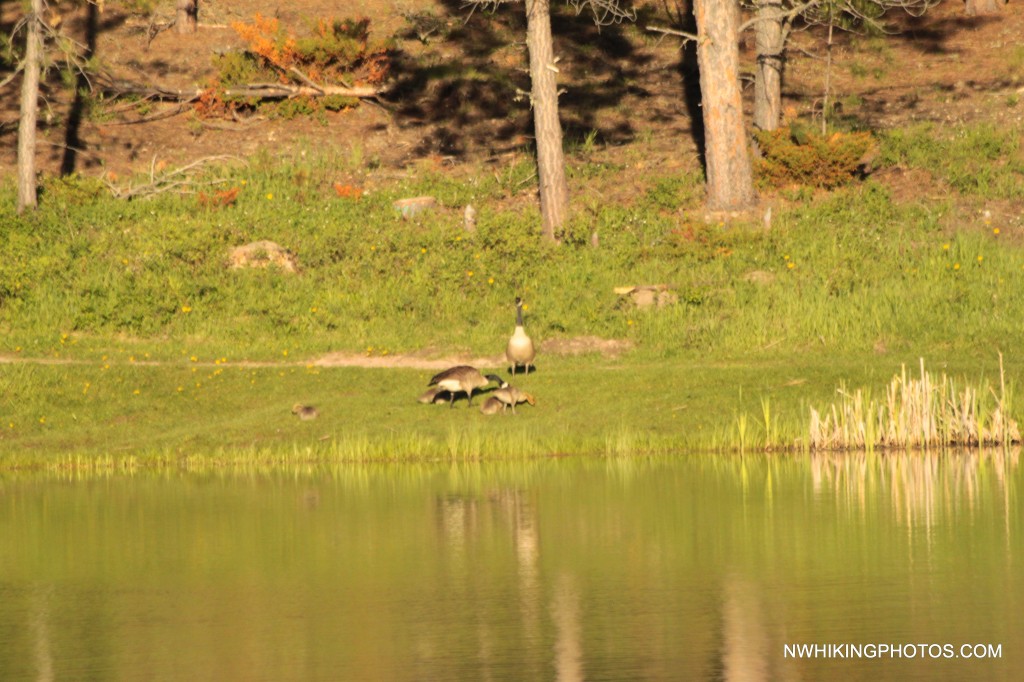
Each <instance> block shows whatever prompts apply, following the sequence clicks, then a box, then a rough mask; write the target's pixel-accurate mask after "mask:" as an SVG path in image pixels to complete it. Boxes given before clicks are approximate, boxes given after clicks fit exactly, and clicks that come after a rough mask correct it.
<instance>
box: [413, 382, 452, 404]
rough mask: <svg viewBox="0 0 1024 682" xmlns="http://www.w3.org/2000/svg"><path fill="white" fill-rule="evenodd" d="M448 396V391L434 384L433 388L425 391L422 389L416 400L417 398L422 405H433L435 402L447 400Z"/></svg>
mask: <svg viewBox="0 0 1024 682" xmlns="http://www.w3.org/2000/svg"><path fill="white" fill-rule="evenodd" d="M450 398H451V396H450V395H449V393H448V391H446V390H444V389H443V388H438V387H437V386H434V387H433V388H428V389H427V390H426V391H424V392H423V393H422V394H421V395H420V397H419V398H417V400H419V401H420V402H421V403H423V404H424V405H434V404H437V403H445V402H448V400H449V399H450Z"/></svg>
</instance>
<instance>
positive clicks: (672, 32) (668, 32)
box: [644, 26, 700, 43]
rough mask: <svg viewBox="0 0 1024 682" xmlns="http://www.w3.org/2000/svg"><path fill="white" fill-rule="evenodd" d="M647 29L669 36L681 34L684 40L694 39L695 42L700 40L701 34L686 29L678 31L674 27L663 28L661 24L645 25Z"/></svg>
mask: <svg viewBox="0 0 1024 682" xmlns="http://www.w3.org/2000/svg"><path fill="white" fill-rule="evenodd" d="M644 30H645V31H652V32H654V33H663V34H665V35H669V36H679V37H680V38H684V41H683V42H689V41H693V42H695V43H699V42H700V36H698V35H697V34H695V33H687V32H686V31H677V30H676V29H674V28H662V27H661V26H644Z"/></svg>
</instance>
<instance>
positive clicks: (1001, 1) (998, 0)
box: [964, 0, 1006, 17]
mask: <svg viewBox="0 0 1024 682" xmlns="http://www.w3.org/2000/svg"><path fill="white" fill-rule="evenodd" d="M1005 6H1006V0H967V3H966V5H965V6H964V13H965V14H967V16H969V17H977V16H984V15H992V14H999V12H1001V11H1002V10H1003V7H1005Z"/></svg>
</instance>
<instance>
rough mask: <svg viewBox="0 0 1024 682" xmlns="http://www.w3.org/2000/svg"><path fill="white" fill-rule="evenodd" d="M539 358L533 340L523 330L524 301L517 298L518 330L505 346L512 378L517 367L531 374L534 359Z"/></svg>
mask: <svg viewBox="0 0 1024 682" xmlns="http://www.w3.org/2000/svg"><path fill="white" fill-rule="evenodd" d="M536 356H537V350H536V349H535V348H534V347H533V339H531V338H530V337H529V336H528V335H527V334H526V329H524V328H523V299H521V298H519V297H518V296H516V329H515V331H514V332H512V338H510V339H509V340H508V345H507V346H505V358H506V359H507V360H508V362H509V364H510V365H512V368H511V371H512V377H513V378H515V376H516V367H518V366H522V367H523V369H524V371H525V372H526V373H527V374H529V373H530V367H532V366H533V359H534V358H535V357H536Z"/></svg>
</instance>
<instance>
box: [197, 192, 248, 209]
mask: <svg viewBox="0 0 1024 682" xmlns="http://www.w3.org/2000/svg"><path fill="white" fill-rule="evenodd" d="M240 191H241V187H232V188H231V189H220V190H217V191H216V192H214V193H213V194H207V193H206V192H200V193H199V195H198V196H197V197H196V199H197V200H198V202H199V205H200V206H202V207H203V208H224V207H225V206H232V205H234V203H235V202H236V201H237V200H238V193H239V192H240Z"/></svg>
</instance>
